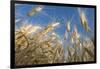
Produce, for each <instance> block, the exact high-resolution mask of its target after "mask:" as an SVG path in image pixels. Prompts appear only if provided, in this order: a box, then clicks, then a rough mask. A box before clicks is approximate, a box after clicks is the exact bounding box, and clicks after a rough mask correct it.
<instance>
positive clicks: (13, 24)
mask: <svg viewBox="0 0 100 69" xmlns="http://www.w3.org/2000/svg"><path fill="white" fill-rule="evenodd" d="M16 4H21V5H22V6H24V5H29V6H31V5H42V6H46V8H48V7H50V8H51V15H52V14H53V15H59V14H57V13H52V7H57V8H58V9H59V7H60V8H63V7H64V8H66V7H69V8H77V7H80V8H87V9H91V8H92V9H93V13H92V14H91V15H93V20H92V21H94V22H92V21H89V22H92V23H94V24H93V26H92V27H93V31H92V32H93V33H92V34H93V45H94V48H93V49H92V50H93V53H91V54H92V55H93V57H94V58H93V60H92V61H91V60H90V61H88V60H86V61H84V62H83V61H76V62H75V61H73V62H72V61H69V62H64V61H63V62H62V61H61V62H60V63H58V61H57V60H56V61H57V62H56V61H55V63H47V64H45V63H44V64H37V63H33V64H26V65H23V64H21V62H17V61H16V60H17V59H16V55H15V54H16V50H15V46H16V41H15V40H16V38H15V36H16V33H15V32H16V31H15V30H16V16H17V15H16V14H15V13H16V11H19V10H16ZM26 7H27V8H24V9H23V10H24V11H27V10H28V6H26ZM33 7H34V6H33ZM19 8H20V7H19ZM25 9H27V10H25ZM23 10H21V9H20V11H23ZM47 10H48V9H47ZM63 11H65V10H64V9H63V10H62V11H61V12H62V13H65V12H63ZM35 12H36V11H35ZM48 12H49V11H48ZM56 12H57V11H56ZM58 12H59V11H58ZM22 13H25V12H22ZM29 13H30V14H28V17H31V16H33V14H34V13H31V12H29ZM10 14H11V18H10V19H11V20H10V21H11V29H10V30H11V31H10V32H11V34H10V38H11V40H10V42H11V59H10V60H11V61H10V62H11V64H10V65H11V66H10V67H11V68H28V67H45V66H46V67H47V66H60V65H76V64H92V63H96V6H95V5H81V4H64V3H48V2H35V1H11V13H10ZM88 14H89V13H88ZM43 15H44V12H43ZM43 15H42V16H43ZM49 15H50V14H49ZM63 15H64V14H63ZM45 16H48V14H45ZM59 16H60V15H59ZM88 16H89V15H88ZM28 17H27V18H28ZM50 17H51V16H50ZM50 17H49V16H48V18H50ZM74 18H75V16H74ZM78 18H79V20H80V19H81V18H80V17H78ZM30 19H31V18H30ZM30 19H29V20H30ZM35 19H36V18H35ZM44 19H45V18H44ZM62 19H63V18H62ZM69 19H70V18H69ZM90 19H91V18H90ZM63 20H64V19H63ZM19 21H21V20H19ZM40 21H41V20H40ZM58 21H61V20H59V18H58ZM65 21H66V20H65ZM54 22H55V20H54ZM44 26H45V25H44ZM47 27H48V26H47ZM44 33H45V32H44ZM89 34H90V33H89ZM43 36H44V35H43ZM39 40H40V39H39ZM42 40H43V39H42ZM38 43H39V42H38ZM65 43H66V42H65ZM86 50H87V49H86ZM39 51H40V50H39ZM87 51H88V50H87ZM21 55H22V54H21ZM31 55H32V54H31ZM33 55H34V54H33ZM35 56H36V55H35ZM35 56H34V57H35ZM22 57H23V56H22ZM27 57H28V56H27ZM70 58H71V57H70ZM19 59H21V58H18V60H19ZM27 59H28V58H27ZM27 59H23V60H27ZM72 59H73V58H72ZM72 59H71V60H72ZM91 59H92V58H91ZM83 60H84V59H83ZM41 61H42V60H41ZM45 61H46V60H45ZM27 62H28V61H27ZM34 62H35V61H34ZM16 63H18V64H19V65H16Z"/></svg>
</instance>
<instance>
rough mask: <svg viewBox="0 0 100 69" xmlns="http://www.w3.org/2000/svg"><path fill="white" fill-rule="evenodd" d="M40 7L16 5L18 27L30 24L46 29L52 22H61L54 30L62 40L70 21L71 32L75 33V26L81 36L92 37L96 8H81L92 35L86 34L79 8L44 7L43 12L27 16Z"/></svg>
mask: <svg viewBox="0 0 100 69" xmlns="http://www.w3.org/2000/svg"><path fill="white" fill-rule="evenodd" d="M37 6H39V5H34V4H16V5H15V20H16V22H15V23H16V24H15V25H16V26H15V27H20V26H21V24H22V23H28V24H33V25H39V26H41V27H45V26H47V25H48V24H50V23H52V22H59V23H60V25H59V26H58V27H57V28H56V29H54V30H53V31H54V32H56V33H57V34H58V35H59V36H60V38H64V34H65V31H66V26H65V24H66V23H67V22H68V21H69V20H70V21H71V32H73V29H74V25H77V29H78V32H79V34H80V35H81V36H84V37H85V36H86V37H89V36H92V35H93V32H94V8H81V7H80V8H81V10H83V11H84V12H85V14H86V17H87V20H88V25H89V27H90V29H91V30H92V34H91V33H90V32H86V30H85V29H84V28H83V26H82V24H81V21H80V18H79V13H78V10H77V7H68V6H49V5H42V6H43V10H42V11H41V12H39V13H37V14H35V15H33V16H27V14H28V13H29V12H30V11H31V10H32V8H35V7H37Z"/></svg>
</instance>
